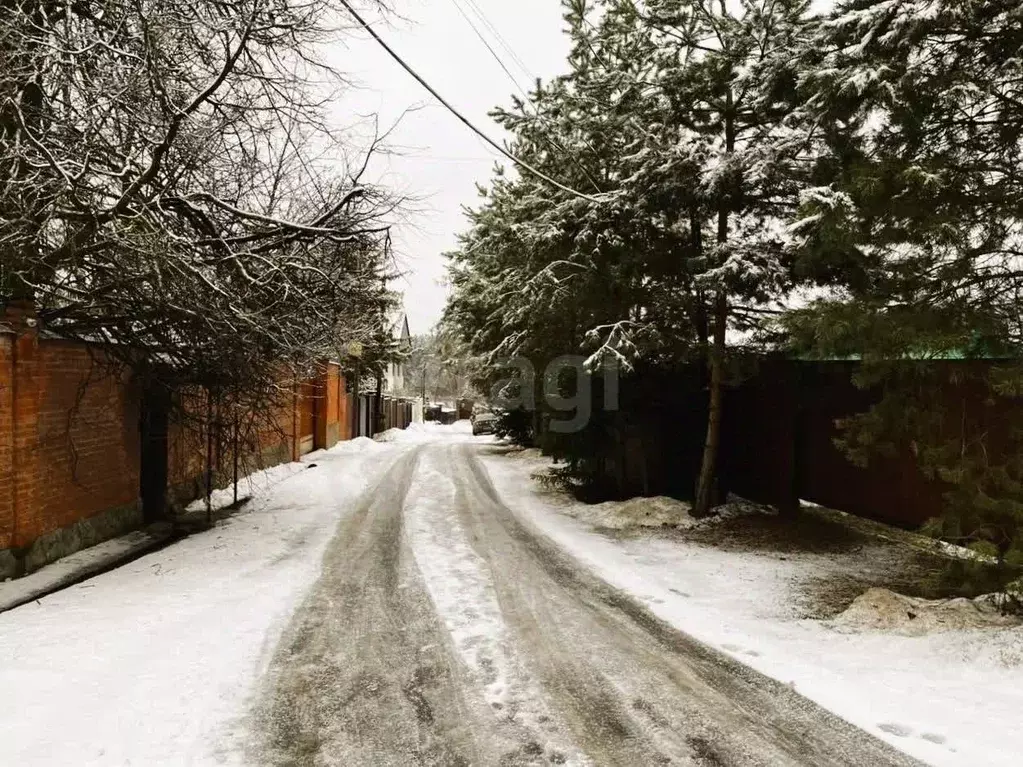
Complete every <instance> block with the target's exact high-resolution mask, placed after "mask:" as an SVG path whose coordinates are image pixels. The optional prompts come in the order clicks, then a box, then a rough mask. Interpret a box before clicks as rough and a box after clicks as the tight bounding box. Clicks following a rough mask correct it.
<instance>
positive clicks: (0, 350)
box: [0, 323, 16, 549]
mask: <svg viewBox="0 0 1023 767" xmlns="http://www.w3.org/2000/svg"><path fill="white" fill-rule="evenodd" d="M15 339H16V335H15V333H14V329H13V328H12V327H10V326H8V325H7V324H6V323H0V549H9V548H10V547H11V546H12V545H13V543H14V489H15V484H14V342H15Z"/></svg>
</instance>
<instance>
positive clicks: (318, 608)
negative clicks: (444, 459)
mask: <svg viewBox="0 0 1023 767" xmlns="http://www.w3.org/2000/svg"><path fill="white" fill-rule="evenodd" d="M418 459H419V450H418V449H415V450H402V451H401V452H400V454H399V456H398V457H397V458H396V459H394V460H393V461H392V464H391V465H390V467H388V469H387V470H386V471H384V472H383V473H382V478H381V479H380V480H379V481H378V482H377V483H376V484H375V485H374V486H373V487H372V488H370V489H369V490H367V491H366V492H365V493H363V495H362V497H361V498H360V500H359V502H358V503H357V505H356V508H355V510H354V512H353V513H352V514H350V515H348V516H346V517H345V518H344V519H343V520H342V521H341V523H340V525H339V527H338V531H337V534H336V536H335V539H334V541H333V542H332V543H331V544H330V546H329V548H328V551H327V554H326V556H325V558H324V563H323V572H322V574H321V576H320V579H319V580H318V581H317V583H316V585H315V586H314V587H313V589H312V591H311V592H310V594H309V595H308V597H307V598H306V600H305V602H304V603H303V604H302V606H301V607H300V608H299V609H298V611H297V612H296V613H295V615H294V616H293V618H292V621H291V623H290V625H289V627H288V628H287V629H286V631H285V634H284V637H283V638H282V640H281V642H280V644H279V645H278V648H277V651H276V653H275V656H274V659H273V661H272V662H271V666H270V670H269V672H268V675H267V679H266V686H265V690H264V695H263V698H262V700H261V701H260V702H259V703H258V705H257V707H256V710H255V712H254V717H253V718H254V724H255V727H256V728H258V734H257V736H256V742H255V743H254V744H253V753H252V762H254V763H260V764H266V765H344V766H345V767H356V766H358V765H367V766H369V765H373V767H376V766H377V765H437V766H438V767H440V766H441V765H443V766H444V767H448V766H450V767H458V766H459V765H470V764H479V763H481V762H480V758H479V756H478V754H479V745H478V738H479V737H480V730H479V728H477V727H474V718H473V716H472V715H471V712H470V711H469V707H468V705H467V704H466V701H465V700H464V698H463V695H462V688H463V683H462V680H461V679H460V678H459V677H460V673H461V670H460V669H459V668H458V667H457V664H456V663H455V662H453V658H452V657H451V652H450V648H449V647H448V644H447V636H446V632H445V631H444V628H443V627H442V626H441V625H440V623H439V621H438V620H437V617H436V615H435V613H434V611H433V608H432V605H431V603H430V600H429V597H428V596H427V594H426V593H425V591H424V589H423V585H422V579H421V576H420V574H419V573H418V571H417V570H416V567H415V562H414V561H413V559H412V557H411V554H410V552H409V550H408V545H407V542H406V541H405V536H404V530H403V521H402V506H403V503H404V498H405V495H406V493H407V492H408V487H409V484H410V482H411V478H412V475H413V473H414V470H415V467H416V463H417V461H418Z"/></svg>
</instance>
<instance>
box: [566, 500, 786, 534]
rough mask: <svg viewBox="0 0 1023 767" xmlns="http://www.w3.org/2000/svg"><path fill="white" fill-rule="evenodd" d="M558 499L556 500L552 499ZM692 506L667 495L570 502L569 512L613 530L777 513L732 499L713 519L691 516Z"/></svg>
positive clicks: (703, 523)
mask: <svg viewBox="0 0 1023 767" xmlns="http://www.w3.org/2000/svg"><path fill="white" fill-rule="evenodd" d="M552 500H556V499H552ZM691 509H692V507H691V506H690V504H688V503H686V502H685V501H679V500H677V499H675V498H668V497H666V496H654V497H650V498H630V499H629V500H627V501H605V502H604V503H598V504H592V505H589V504H581V503H568V504H565V505H564V510H565V513H566V514H568V515H569V516H570V517H574V518H575V519H578V520H579V521H580V522H585V523H586V524H588V525H590V526H592V527H597V528H606V529H610V530H628V529H634V528H656V527H676V528H680V529H683V530H691V529H694V528H698V527H707V526H710V525H715V524H718V523H719V522H723V521H726V520H729V519H736V518H739V517H747V516H752V515H757V514H773V513H774V512H773V511H772V510H770V509H768V508H766V507H764V506H758V505H756V504H753V503H748V502H746V501H741V500H738V499H732V500H730V501H729V502H728V503H726V504H723V505H722V506H718V507H716V508H715V509H714V513H713V514H712V515H711V516H709V517H704V518H702V519H698V518H696V517H693V516H691V514H690V512H691Z"/></svg>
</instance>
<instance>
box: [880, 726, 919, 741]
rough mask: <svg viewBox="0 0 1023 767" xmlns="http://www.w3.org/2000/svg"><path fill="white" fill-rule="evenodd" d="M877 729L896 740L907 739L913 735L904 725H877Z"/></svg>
mask: <svg viewBox="0 0 1023 767" xmlns="http://www.w3.org/2000/svg"><path fill="white" fill-rule="evenodd" d="M878 729H880V730H881V731H882V732H887V733H888V734H889V735H894V736H895V737H897V738H908V737H909V736H910V735H912V734H913V730H912V729H911V728H909V727H906V725H904V724H887V723H886V724H879V725H878Z"/></svg>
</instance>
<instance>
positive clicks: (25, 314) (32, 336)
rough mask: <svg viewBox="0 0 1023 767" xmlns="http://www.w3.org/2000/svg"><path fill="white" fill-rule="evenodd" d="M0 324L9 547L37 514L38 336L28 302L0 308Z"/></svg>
mask: <svg viewBox="0 0 1023 767" xmlns="http://www.w3.org/2000/svg"><path fill="white" fill-rule="evenodd" d="M3 324H4V325H5V326H6V327H7V328H8V329H9V330H10V331H13V335H10V334H8V338H10V339H11V343H10V346H9V351H8V357H9V370H10V375H9V380H10V387H9V389H8V391H7V398H8V401H9V403H10V405H9V410H8V412H9V413H10V427H11V428H10V434H11V439H10V447H11V455H10V461H9V464H10V467H11V469H10V472H11V482H10V483H9V486H11V487H12V492H11V506H12V507H13V508H11V510H10V512H9V513H10V538H11V541H10V545H11V546H14V547H19V546H24V545H26V544H27V543H30V542H31V540H30V539H29V538H27V537H26V536H25V535H24V531H25V530H26V527H27V526H29V525H31V524H32V523H33V522H34V521H35V518H36V516H37V515H38V513H39V503H38V491H39V482H40V481H41V477H40V471H39V465H38V463H39V460H38V453H39V390H38V375H37V371H36V368H37V361H38V360H37V358H38V353H39V333H38V330H37V327H36V313H35V307H34V305H33V304H32V303H31V302H25V301H12V302H10V303H9V304H7V306H6V307H5V309H4V315H3Z"/></svg>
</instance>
